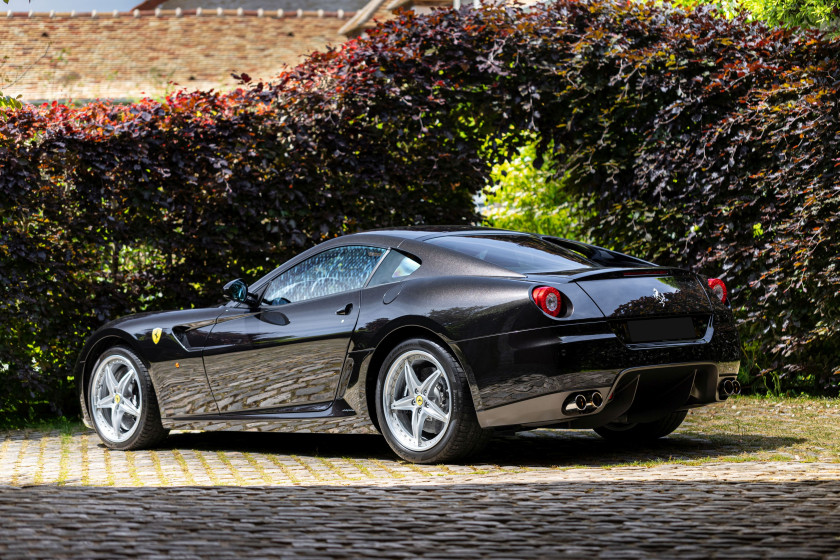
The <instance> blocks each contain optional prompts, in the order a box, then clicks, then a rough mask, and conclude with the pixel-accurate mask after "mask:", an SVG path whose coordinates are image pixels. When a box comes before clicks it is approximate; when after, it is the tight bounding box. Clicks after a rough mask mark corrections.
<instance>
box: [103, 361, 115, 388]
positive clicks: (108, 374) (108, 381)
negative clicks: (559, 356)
mask: <svg viewBox="0 0 840 560" xmlns="http://www.w3.org/2000/svg"><path fill="white" fill-rule="evenodd" d="M105 386H106V387H108V392H109V393H110V394H111V395H113V394H114V393H116V392H117V378H116V377H114V370H113V369H111V364H108V365H106V366H105Z"/></svg>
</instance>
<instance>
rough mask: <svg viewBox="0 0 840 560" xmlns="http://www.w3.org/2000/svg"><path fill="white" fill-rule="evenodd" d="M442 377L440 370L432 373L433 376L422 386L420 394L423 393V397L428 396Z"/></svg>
mask: <svg viewBox="0 0 840 560" xmlns="http://www.w3.org/2000/svg"><path fill="white" fill-rule="evenodd" d="M441 375H442V372H441V371H440V370H439V369H436V370H435V371H434V372H432V374H431V375H430V376H429V377H427V378H426V380H425V381H424V382H423V384H422V385H421V386H420V392H421V393H423V395H428V394H429V391H430V390H431V388H432V387H434V386H435V383H437V382H438V379H440V376H441Z"/></svg>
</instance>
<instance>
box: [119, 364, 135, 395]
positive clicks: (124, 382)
mask: <svg viewBox="0 0 840 560" xmlns="http://www.w3.org/2000/svg"><path fill="white" fill-rule="evenodd" d="M135 375H136V373H134V370H133V369H130V370H128V371H127V372H126V374H125V375H123V378H122V379H120V382H119V383H118V384H117V392H118V393H119V394H120V395H125V390H126V388H127V387H128V384H129V383H131V381H132V380H133V379H134V376H135Z"/></svg>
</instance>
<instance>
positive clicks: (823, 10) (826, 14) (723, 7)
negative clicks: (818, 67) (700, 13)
mask: <svg viewBox="0 0 840 560" xmlns="http://www.w3.org/2000/svg"><path fill="white" fill-rule="evenodd" d="M674 4H675V5H678V6H683V7H687V8H692V7H694V6H696V5H700V4H703V5H708V6H712V7H714V8H716V9H717V10H719V11H720V13H722V14H724V15H725V16H726V17H729V18H732V17H736V16H738V15H739V14H740V13H741V12H746V13H748V14H749V15H750V16H751V17H753V18H755V19H758V20H761V21H765V22H767V23H769V24H771V25H781V26H784V27H810V28H816V29H822V30H825V31H836V30H837V28H838V26H840V0H674Z"/></svg>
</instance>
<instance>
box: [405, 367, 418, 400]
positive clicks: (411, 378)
mask: <svg viewBox="0 0 840 560" xmlns="http://www.w3.org/2000/svg"><path fill="white" fill-rule="evenodd" d="M403 375H404V376H405V386H406V388H407V389H408V393H409V395H413V394H414V390H415V389H419V388H420V381H418V379H417V374H415V373H414V368H412V367H411V364H409V363H408V360H406V361H405V366H403Z"/></svg>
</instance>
